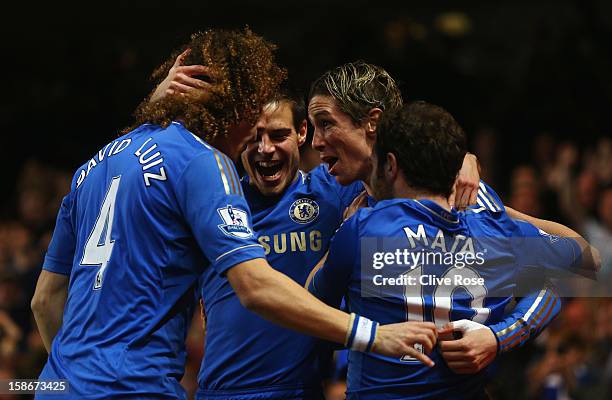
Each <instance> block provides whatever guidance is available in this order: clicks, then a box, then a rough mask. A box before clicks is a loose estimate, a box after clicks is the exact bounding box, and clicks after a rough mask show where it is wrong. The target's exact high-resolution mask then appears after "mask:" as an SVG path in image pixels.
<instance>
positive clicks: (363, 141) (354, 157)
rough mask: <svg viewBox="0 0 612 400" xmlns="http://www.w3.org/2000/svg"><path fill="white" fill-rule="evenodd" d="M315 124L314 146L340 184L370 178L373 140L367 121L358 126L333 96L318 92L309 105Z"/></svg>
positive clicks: (309, 112)
mask: <svg viewBox="0 0 612 400" xmlns="http://www.w3.org/2000/svg"><path fill="white" fill-rule="evenodd" d="M308 118H309V119H310V122H311V123H312V125H313V126H314V137H313V139H312V147H314V148H315V149H316V150H318V151H319V153H320V157H321V160H323V162H324V163H326V164H327V165H328V167H329V173H330V174H331V175H334V176H335V177H336V180H337V181H338V183H340V184H341V185H348V184H350V183H352V182H355V181H358V180H362V181H365V182H367V181H368V180H369V176H370V172H371V170H372V164H371V160H370V157H371V155H372V147H373V145H374V143H373V140H372V139H369V138H368V135H367V134H366V128H365V127H366V125H367V122H364V123H362V124H358V125H356V124H355V123H354V122H353V120H352V119H351V117H350V116H349V115H348V114H346V113H344V112H343V111H341V110H340V108H339V107H338V106H337V104H336V101H335V100H334V99H333V98H332V97H330V96H323V95H316V96H314V97H313V98H312V99H311V100H310V103H309V104H308Z"/></svg>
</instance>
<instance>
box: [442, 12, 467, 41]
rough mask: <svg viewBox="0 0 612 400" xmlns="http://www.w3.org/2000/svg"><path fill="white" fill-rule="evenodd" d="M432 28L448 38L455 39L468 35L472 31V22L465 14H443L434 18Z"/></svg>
mask: <svg viewBox="0 0 612 400" xmlns="http://www.w3.org/2000/svg"><path fill="white" fill-rule="evenodd" d="M434 27H435V28H436V29H437V30H438V31H440V32H442V33H444V34H446V35H448V36H453V37H457V36H464V35H466V34H468V33H469V32H470V31H471V30H472V22H471V20H470V17H468V16H467V15H466V14H465V13H462V12H457V11H453V12H444V13H441V14H439V15H438V16H437V17H436V19H435V21H434Z"/></svg>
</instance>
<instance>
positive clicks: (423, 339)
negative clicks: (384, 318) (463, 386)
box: [372, 321, 438, 367]
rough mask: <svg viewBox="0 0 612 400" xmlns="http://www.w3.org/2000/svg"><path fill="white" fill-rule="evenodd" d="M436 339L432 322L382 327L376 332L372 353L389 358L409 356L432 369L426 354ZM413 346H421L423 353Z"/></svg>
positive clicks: (431, 362) (404, 323)
mask: <svg viewBox="0 0 612 400" xmlns="http://www.w3.org/2000/svg"><path fill="white" fill-rule="evenodd" d="M437 338H438V333H437V331H436V326H435V325H434V324H433V323H432V322H412V321H411V322H402V323H398V324H388V325H382V326H380V327H379V328H378V330H377V332H376V339H375V340H374V345H373V346H372V351H373V352H374V353H378V354H382V355H385V356H390V357H403V356H410V357H413V358H416V359H417V360H419V361H421V362H422V363H424V364H425V365H427V366H429V367H433V366H434V362H433V361H432V360H431V359H430V358H429V357H427V355H426V354H429V353H431V350H432V349H433V348H434V346H435V345H436V341H437ZM415 344H421V345H422V346H423V351H424V353H421V352H420V351H418V350H417V349H415V347H414V345H415Z"/></svg>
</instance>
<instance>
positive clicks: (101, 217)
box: [81, 176, 121, 290]
mask: <svg viewBox="0 0 612 400" xmlns="http://www.w3.org/2000/svg"><path fill="white" fill-rule="evenodd" d="M120 182H121V176H116V177H114V178H113V180H112V181H111V184H110V186H109V187H108V190H107V192H106V195H105V196H104V201H103V202H102V207H100V212H99V213H98V218H97V219H96V223H95V225H94V227H93V229H92V230H91V232H90V233H89V238H87V243H85V249H84V250H83V259H82V260H81V265H90V266H96V267H100V269H98V273H97V274H96V279H95V281H94V286H93V289H94V290H98V289H100V288H101V287H102V280H103V278H104V270H106V266H107V265H108V261H109V260H110V258H111V254H112V253H113V246H114V245H115V241H114V240H112V239H111V233H112V231H113V220H114V218H115V200H116V199H117V191H118V190H119V183H120Z"/></svg>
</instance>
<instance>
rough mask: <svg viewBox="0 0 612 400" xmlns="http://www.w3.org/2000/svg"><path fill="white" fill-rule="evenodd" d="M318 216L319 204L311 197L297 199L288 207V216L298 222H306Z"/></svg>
mask: <svg viewBox="0 0 612 400" xmlns="http://www.w3.org/2000/svg"><path fill="white" fill-rule="evenodd" d="M318 216H319V205H318V204H317V202H316V201H314V200H311V199H306V198H304V199H297V200H296V201H294V202H293V204H291V207H289V217H291V219H292V220H293V221H294V222H297V223H298V224H307V223H309V222H312V221H314V220H315V219H316V218H317V217H318Z"/></svg>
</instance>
